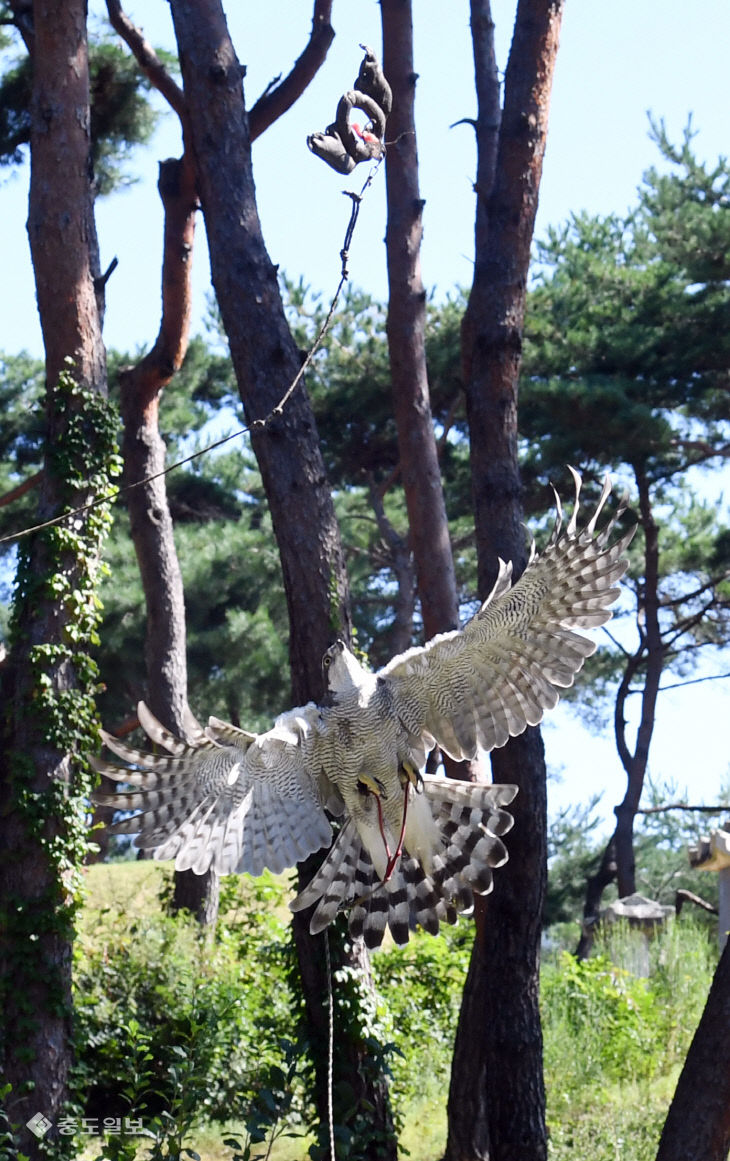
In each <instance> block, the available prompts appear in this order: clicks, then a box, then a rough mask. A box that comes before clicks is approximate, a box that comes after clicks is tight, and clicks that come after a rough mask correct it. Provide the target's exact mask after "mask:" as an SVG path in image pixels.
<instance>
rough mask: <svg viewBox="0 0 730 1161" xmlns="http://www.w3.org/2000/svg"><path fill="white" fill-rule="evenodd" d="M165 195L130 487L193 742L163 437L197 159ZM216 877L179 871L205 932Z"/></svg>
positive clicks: (180, 716)
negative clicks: (154, 332)
mask: <svg viewBox="0 0 730 1161" xmlns="http://www.w3.org/2000/svg"><path fill="white" fill-rule="evenodd" d="M158 189H159V192H160V197H161V199H162V204H163V207H164V211H165V225H164V249H163V258H162V320H161V323H160V330H159V333H158V336H157V339H156V341H155V344H154V346H153V347H152V349H151V350H150V351H149V352H148V354H147V355H145V357H144V359H142V360H141V362H139V363H138V364H136V366H134V367H128V368H126V369H125V370H124V371H123V372H122V373H121V376H120V379H121V411H122V418H123V420H124V436H123V440H122V454H123V457H124V469H125V484H127V485H130V484H134V483H136V482H138V481H140V480H144V481H145V483H143V484H140V485H139V486H138V487H133V488H132V489H131V491H129V492H128V493H127V508H128V510H129V520H130V530H131V534H132V541H133V543H134V550H135V553H136V555H137V562H138V564H139V571H140V576H141V578H142V588H143V590H144V595H145V604H146V607H147V629H146V636H145V663H146V671H147V694H146V700H147V704H148V705H149V707H150V709H151V710H152V713H153V714H154V715H155V717H157V718H159V720H160V721H161V722H163V724H164V725H166V726H167V727H168V729H171V730H172V731H173V733H176V734H177V735H178V736H180V737H183V736H184V735H185V719H186V714H187V709H188V677H187V660H186V630H185V595H184V592H183V582H182V575H181V572H180V565H179V562H178V558H177V552H176V549H175V538H174V534H173V524H172V517H171V515H170V508H169V504H168V500H167V486H166V483H165V476H164V475H162V473H163V472H164V469H165V444H164V442H163V440H162V437H161V436H160V432H159V426H158V413H159V402H160V395H161V393H162V391H163V389H164V387H165V386H166V384H167V383H169V381H170V379H171V378H172V376H173V375H174V374H175V372H176V371H178V370H179V369H180V367H181V366H182V363H183V360H184V358H185V352H186V351H187V346H188V339H189V334H190V318H191V313H192V298H191V276H192V258H193V243H194V238H195V215H196V213H197V209H198V199H197V194H196V190H195V173H194V170H193V166H192V164H191V162H190V159H189V157H188V156H187V155H184V156H183V157H182V158H180V159H179V160H174V159H168V160H167V161H163V162H161V164H160V178H159V182H158ZM218 896H219V884H218V876H217V875H216V873H215V871H207V872H206V874H204V875H196V874H195V873H194V872H193V871H176V872H175V888H174V893H173V898H172V907H173V910H175V911H179V910H182V909H185V910H187V911H191V912H192V913H193V914H194V915H195V916H196V918H197V919H198V921H199V922H200V923H201V924H205V925H208V924H213V923H215V921H216V919H217V916H218Z"/></svg>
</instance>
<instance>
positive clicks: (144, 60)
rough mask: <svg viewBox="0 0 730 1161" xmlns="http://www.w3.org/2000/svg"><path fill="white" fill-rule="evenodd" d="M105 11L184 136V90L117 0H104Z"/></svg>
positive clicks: (185, 122)
mask: <svg viewBox="0 0 730 1161" xmlns="http://www.w3.org/2000/svg"><path fill="white" fill-rule="evenodd" d="M106 10H107V12H108V14H109V22H110V24H111V26H112V28H113V29H114V31H115V32H116V33H118V35H119V36H121V38H122V40H123V41H124V42H125V44H126V45H127V47H128V48H129V50H130V52H131V53H132V55H133V56H134V58H135V60H136V61H137V64H138V65H139V67H140V68H141V70H142V72H143V73H144V75H145V76H146V77H147V80H148V81H149V82H150V84H151V85H152V86H153V87H154V88H155V89H157V91H158V93H160V94H161V95H162V96H163V97H164V98H165V100H166V101H167V103H168V105H169V106H170V108H171V109H174V111H175V112H176V113H177V115H178V117H179V118H180V121H181V123H182V127H183V136H185V130H186V127H187V106H186V104H185V94H184V92H183V91H182V89H181V88H180V86H179V85H178V83H177V81H176V80H175V79H174V77H173V76H171V74H170V73H169V72H168V71H167V69H166V67H165V65H164V64H163V63H162V61H161V60H160V58H159V57H158V55H157V53H156V52H155V50H154V48H153V47H152V45H151V44H150V42H149V41H148V40H146V39H145V35H144V33H143V32H142V29H141V28H137V26H136V24H133V23H132V21H131V20H130V19H129V17H128V16H127V14H126V12H124V10H123V8H122V5H121V3H120V0H106Z"/></svg>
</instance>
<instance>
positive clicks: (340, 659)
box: [322, 641, 367, 694]
mask: <svg viewBox="0 0 730 1161" xmlns="http://www.w3.org/2000/svg"><path fill="white" fill-rule="evenodd" d="M322 672H323V673H324V682H325V686H326V688H327V689H328V691H329V692H330V693H335V694H337V693H354V692H355V691H356V690H359V689H361V688H362V685H363V683H364V681H365V679H366V677H367V671H366V670H365V669H363V667H362V665H361V664H360V662H359V661H358V659H357V657H356V656H355V654H354V653H353V652H352V651H351V650H350V649H348V647H347V645H346V644H345V642H344V641H335V643H334V645H330V647H329V649H328V650H327V652H326V653H325V655H324V657H323V658H322Z"/></svg>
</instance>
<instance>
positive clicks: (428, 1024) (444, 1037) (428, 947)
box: [372, 921, 474, 1119]
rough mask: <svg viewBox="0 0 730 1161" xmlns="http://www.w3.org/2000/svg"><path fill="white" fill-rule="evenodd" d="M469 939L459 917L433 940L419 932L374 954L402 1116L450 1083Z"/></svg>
mask: <svg viewBox="0 0 730 1161" xmlns="http://www.w3.org/2000/svg"><path fill="white" fill-rule="evenodd" d="M473 938H474V929H473V927H472V925H471V923H469V922H468V921H462V922H460V923H459V924H457V926H456V927H449V926H447V925H443V926H442V927H441V934H440V935H439V937H438V938H437V939H434V938H433V937H432V936H428V935H424V934H418V935H415V936H413V937H412V938H411V940H410V942H409V943H408V944H406V946H405V947H392V948H389V949H388V950H387V951H384V952H382V953H379V954H377V955H374V956H373V960H372V965H373V977H374V980H375V986H376V988H377V991H378V993H379V995H380V997H381V1004H382V1009H383V1018H384V1019H386V1020H387V1029H388V1036H389V1037H390V1038H391V1039H392V1041H393V1043H394V1045H395V1049H396V1053H395V1055H394V1056H393V1058H392V1060H391V1066H390V1067H391V1072H392V1077H393V1082H392V1095H393V1100H394V1103H395V1106H396V1109H397V1110H398V1111H399V1115H400V1117H401V1119H405V1116H406V1110H407V1109H408V1108H409V1107H410V1106H412V1105H413V1104H416V1103H418V1102H419V1101H421V1100H423V1098H424V1096H426V1095H427V1096H428V1097H430V1099H441V1098H442V1097H443V1094H444V1091H445V1090H446V1088H447V1087H448V1077H449V1069H450V1067H451V1054H452V1050H453V1043H454V1033H455V1030H456V1022H457V1020H458V1016H459V1008H460V1005H461V993H462V990H463V986H464V980H465V979H466V972H467V969H468V967H469V957H470V954H471V945H472V942H473ZM419 1046H420V1047H419ZM414 1051H415V1052H420V1051H425V1052H427V1053H428V1067H427V1069H425V1070H424V1069H423V1067H414V1060H413V1054H414Z"/></svg>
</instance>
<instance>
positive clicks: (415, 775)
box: [398, 758, 423, 794]
mask: <svg viewBox="0 0 730 1161" xmlns="http://www.w3.org/2000/svg"><path fill="white" fill-rule="evenodd" d="M398 775H399V777H400V780H401V785H402V786H406V785H407V783H408V782H410V784H411V786H412V787H413V789H414V790H415V792H416V794H421V793H422V791H423V777H422V775H421V771H420V770H419V769H418V767H417V766H414V765H413V763H412V762H411V761H410V759H408V758H404V759H403V761H402V762H401V764H400V766H399V767H398ZM404 775H405V777H404Z"/></svg>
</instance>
